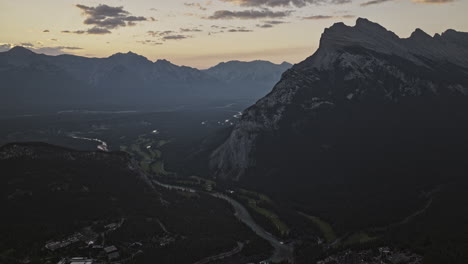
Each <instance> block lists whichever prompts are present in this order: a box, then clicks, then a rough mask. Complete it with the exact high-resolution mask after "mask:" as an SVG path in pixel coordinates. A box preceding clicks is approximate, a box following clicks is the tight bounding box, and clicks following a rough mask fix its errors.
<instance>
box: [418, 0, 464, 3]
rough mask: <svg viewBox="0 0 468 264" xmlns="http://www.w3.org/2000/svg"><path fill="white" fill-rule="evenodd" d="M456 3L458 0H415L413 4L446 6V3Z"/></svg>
mask: <svg viewBox="0 0 468 264" xmlns="http://www.w3.org/2000/svg"><path fill="white" fill-rule="evenodd" d="M455 1H456V0H413V2H416V3H422V4H446V3H451V2H455Z"/></svg>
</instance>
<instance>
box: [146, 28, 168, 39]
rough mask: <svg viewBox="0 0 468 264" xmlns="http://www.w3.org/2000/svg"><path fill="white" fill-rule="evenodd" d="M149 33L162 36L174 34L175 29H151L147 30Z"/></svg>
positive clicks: (153, 35) (152, 35)
mask: <svg viewBox="0 0 468 264" xmlns="http://www.w3.org/2000/svg"><path fill="white" fill-rule="evenodd" d="M146 33H147V34H148V35H150V36H151V37H161V36H166V35H170V34H173V33H175V32H174V31H172V30H165V31H153V30H150V31H148V32H146Z"/></svg>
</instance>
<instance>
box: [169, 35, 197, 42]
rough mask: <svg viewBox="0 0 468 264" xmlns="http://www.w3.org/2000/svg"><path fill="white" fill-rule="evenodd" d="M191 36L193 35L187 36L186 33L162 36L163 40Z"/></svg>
mask: <svg viewBox="0 0 468 264" xmlns="http://www.w3.org/2000/svg"><path fill="white" fill-rule="evenodd" d="M187 38H191V36H186V35H167V36H164V37H162V40H164V41H166V40H182V39H187Z"/></svg>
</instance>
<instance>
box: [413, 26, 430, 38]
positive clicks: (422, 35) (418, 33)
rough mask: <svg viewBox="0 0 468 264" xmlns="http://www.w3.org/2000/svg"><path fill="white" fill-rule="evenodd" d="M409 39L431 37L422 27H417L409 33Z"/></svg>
mask: <svg viewBox="0 0 468 264" xmlns="http://www.w3.org/2000/svg"><path fill="white" fill-rule="evenodd" d="M410 39H419V40H426V39H432V37H431V36H430V35H429V34H427V33H426V32H424V31H423V30H422V29H420V28H417V29H416V30H415V31H414V32H413V33H411V36H410Z"/></svg>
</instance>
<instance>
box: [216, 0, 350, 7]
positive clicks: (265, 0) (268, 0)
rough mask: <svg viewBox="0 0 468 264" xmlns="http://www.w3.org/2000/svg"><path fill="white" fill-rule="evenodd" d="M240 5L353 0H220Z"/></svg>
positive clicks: (296, 4) (301, 4)
mask: <svg viewBox="0 0 468 264" xmlns="http://www.w3.org/2000/svg"><path fill="white" fill-rule="evenodd" d="M220 1H222V2H228V3H232V4H235V5H240V6H255V7H260V6H268V7H285V6H295V7H304V6H306V5H309V4H344V3H349V2H351V0H220Z"/></svg>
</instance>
